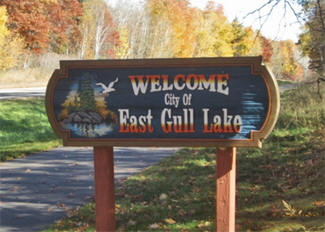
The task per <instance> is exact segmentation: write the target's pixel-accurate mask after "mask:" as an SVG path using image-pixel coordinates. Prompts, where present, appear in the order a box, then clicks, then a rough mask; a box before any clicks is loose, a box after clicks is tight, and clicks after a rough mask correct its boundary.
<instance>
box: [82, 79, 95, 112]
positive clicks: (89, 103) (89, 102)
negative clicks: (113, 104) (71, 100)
mask: <svg viewBox="0 0 325 232" xmlns="http://www.w3.org/2000/svg"><path fill="white" fill-rule="evenodd" d="M86 75H87V76H86V79H85V80H84V81H83V82H82V87H81V91H80V103H81V109H82V110H85V111H96V102H95V95H94V89H93V88H92V87H91V77H90V75H89V74H86Z"/></svg>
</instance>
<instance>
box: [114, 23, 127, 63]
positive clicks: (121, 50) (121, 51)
mask: <svg viewBox="0 0 325 232" xmlns="http://www.w3.org/2000/svg"><path fill="white" fill-rule="evenodd" d="M118 31H119V34H120V37H119V39H120V44H119V46H117V47H116V48H115V54H116V56H117V57H118V58H121V59H123V58H127V55H128V53H129V50H130V44H129V31H128V29H127V28H126V27H123V26H122V27H120V28H119V29H118Z"/></svg>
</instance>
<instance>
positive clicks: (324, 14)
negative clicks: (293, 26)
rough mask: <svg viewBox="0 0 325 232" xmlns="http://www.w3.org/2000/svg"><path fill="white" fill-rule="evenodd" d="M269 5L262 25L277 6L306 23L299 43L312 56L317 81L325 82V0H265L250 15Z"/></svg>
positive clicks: (304, 52)
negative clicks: (299, 8)
mask: <svg viewBox="0 0 325 232" xmlns="http://www.w3.org/2000/svg"><path fill="white" fill-rule="evenodd" d="M280 3H281V4H280ZM294 5H300V6H301V10H298V11H297V10H296V8H295V7H293V6H294ZM268 6H270V7H271V8H270V10H269V12H268V13H267V14H263V15H261V14H259V15H260V16H259V19H261V21H262V22H263V23H262V24H261V27H262V26H263V25H264V23H265V22H266V20H268V18H269V16H270V15H271V14H272V12H273V11H274V10H275V9H276V7H285V9H289V10H290V11H291V12H292V13H293V14H294V15H295V16H296V18H297V21H298V22H300V23H302V24H304V26H305V31H304V33H302V34H301V35H300V41H299V44H300V47H301V48H302V52H303V54H304V55H308V56H309V58H310V68H311V69H313V70H314V71H316V73H317V74H318V78H317V80H316V81H317V83H318V87H319V84H320V82H321V81H324V82H325V77H324V76H325V0H265V2H264V4H262V5H261V6H260V7H258V8H257V9H255V10H253V11H252V12H250V13H249V14H248V15H251V14H257V13H260V12H261V10H262V9H265V8H266V7H268ZM283 17H285V15H284V16H283ZM262 18H263V19H262ZM318 90H319V88H318Z"/></svg>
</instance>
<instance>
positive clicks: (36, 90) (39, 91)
mask: <svg viewBox="0 0 325 232" xmlns="http://www.w3.org/2000/svg"><path fill="white" fill-rule="evenodd" d="M45 90H46V88H45V87H33V88H17V89H0V100H5V99H13V98H26V97H43V96H45Z"/></svg>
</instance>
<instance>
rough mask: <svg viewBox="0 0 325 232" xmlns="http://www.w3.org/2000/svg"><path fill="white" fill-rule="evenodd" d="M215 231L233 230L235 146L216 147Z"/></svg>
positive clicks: (227, 231) (225, 231)
mask: <svg viewBox="0 0 325 232" xmlns="http://www.w3.org/2000/svg"><path fill="white" fill-rule="evenodd" d="M216 161H217V163H216V175H217V180H216V231H223V232H234V231H235V208H236V206H235V200H236V199H235V196H236V147H227V148H217V160H216Z"/></svg>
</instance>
